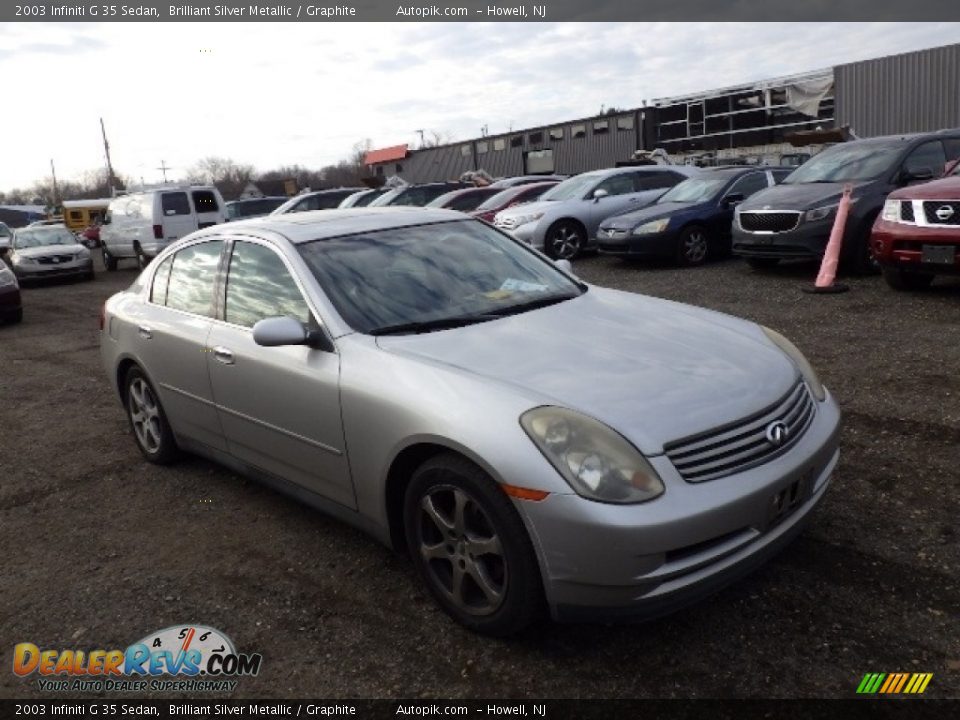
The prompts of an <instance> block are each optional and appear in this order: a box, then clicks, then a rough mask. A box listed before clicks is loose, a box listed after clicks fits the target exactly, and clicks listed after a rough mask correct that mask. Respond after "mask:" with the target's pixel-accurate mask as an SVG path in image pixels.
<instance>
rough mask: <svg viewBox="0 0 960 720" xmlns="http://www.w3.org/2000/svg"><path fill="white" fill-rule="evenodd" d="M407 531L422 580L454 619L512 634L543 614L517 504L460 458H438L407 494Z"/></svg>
mask: <svg viewBox="0 0 960 720" xmlns="http://www.w3.org/2000/svg"><path fill="white" fill-rule="evenodd" d="M404 532H405V535H406V540H407V547H408V548H409V550H410V556H411V558H412V560H413V563H414V565H415V566H416V569H417V573H418V574H419V576H420V579H421V580H422V581H423V582H424V584H425V585H426V586H427V588H428V589H429V591H430V593H431V594H432V595H433V597H434V598H435V599H436V601H437V603H438V604H439V605H440V606H441V607H442V608H443V609H444V611H446V613H447V614H448V615H450V616H451V617H452V618H453V619H454V620H456V621H457V622H459V623H460V624H461V625H464V626H465V627H467V628H468V629H470V630H473V631H474V632H478V633H482V634H485V635H493V636H499V637H503V636H507V635H512V634H514V633H517V632H519V631H520V630H522V629H524V628H525V627H527V626H528V625H529V624H530V623H532V622H533V621H534V620H535V619H537V618H538V617H539V616H540V615H541V614H542V609H543V586H542V584H541V581H540V568H539V566H538V564H537V559H536V555H535V553H534V551H533V544H532V543H531V542H530V537H529V536H528V535H527V531H526V528H525V527H524V525H523V521H522V520H521V519H520V515H519V513H518V512H517V509H516V508H515V507H514V506H513V503H512V501H511V500H510V499H509V498H508V497H507V496H506V495H505V494H504V493H503V491H502V490H501V489H500V488H499V487H498V486H497V484H496V483H495V482H494V481H493V480H492V479H491V478H490V477H489V476H488V475H487V474H486V473H485V472H483V470H481V469H480V468H478V467H477V466H476V465H474V464H473V463H471V462H470V461H468V460H466V459H465V458H463V457H460V456H459V455H454V454H444V455H439V456H437V457H434V458H432V459H430V460H428V461H427V462H425V463H424V464H423V465H421V466H420V467H419V468H418V469H417V470H416V472H414V474H413V477H412V479H411V480H410V484H409V485H408V486H407V490H406V494H405V496H404Z"/></svg>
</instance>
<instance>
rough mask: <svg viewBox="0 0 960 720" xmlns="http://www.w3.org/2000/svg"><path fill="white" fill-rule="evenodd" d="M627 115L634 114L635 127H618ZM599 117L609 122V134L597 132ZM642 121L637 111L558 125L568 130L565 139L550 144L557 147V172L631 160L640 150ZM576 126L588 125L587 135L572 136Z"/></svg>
mask: <svg viewBox="0 0 960 720" xmlns="http://www.w3.org/2000/svg"><path fill="white" fill-rule="evenodd" d="M627 115H633V123H634V126H633V128H631V129H629V130H618V129H617V118H618V117H625V116H627ZM598 120H607V121H609V128H610V129H609V130H608V131H607V132H605V133H599V134H597V133H595V132H594V123H595V122H597V121H598ZM639 122H640V119H639V118H638V117H637V112H636V111H634V112H631V113H621V114H619V115H605V116H602V117H594V118H589V119H587V120H583V121H580V122H574V123H564V124H563V125H561V126H554V127H563V129H564V138H563V140H554V141H551V144H550V147H552V148H553V157H554V165H555V167H556V172H558V173H562V174H564V175H573V174H575V173H581V172H587V171H588V170H597V169H599V168H607V167H614V166H615V165H616V164H617V162H618V161H623V160H629V159H630V158H631V156H632V155H633V152H634V151H635V150H637V149H638V147H637V126H638V123H639ZM575 125H585V126H586V131H587V133H586V135H585V136H584V137H581V138H575V137H573V136H572V133H571V128H572V127H573V126H575Z"/></svg>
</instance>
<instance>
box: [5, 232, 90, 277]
mask: <svg viewBox="0 0 960 720" xmlns="http://www.w3.org/2000/svg"><path fill="white" fill-rule="evenodd" d="M10 246H11V252H10V255H9V260H10V267H11V268H13V272H14V273H16V276H17V277H18V278H19V279H20V281H21V282H24V281H29V280H40V279H45V278H53V277H63V276H73V277H76V276H81V277H83V278H85V279H87V280H93V258H92V257H91V256H90V251H89V250H88V249H87V248H85V247H84V246H83V245H81V244H80V241H79V240H78V239H77V236H76V235H74V234H73V233H72V232H70V231H69V230H68V229H67V228H66V226H65V225H36V226H34V225H31V226H29V227H25V228H18V229H17V230H14V231H13V241H12V242H11V244H10Z"/></svg>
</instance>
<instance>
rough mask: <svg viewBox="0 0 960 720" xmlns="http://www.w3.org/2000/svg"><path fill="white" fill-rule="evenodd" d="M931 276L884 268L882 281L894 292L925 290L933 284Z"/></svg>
mask: <svg viewBox="0 0 960 720" xmlns="http://www.w3.org/2000/svg"><path fill="white" fill-rule="evenodd" d="M933 277H934V276H933V275H930V274H927V273H917V272H910V271H909V270H903V269H901V268H884V269H883V279H884V280H886V281H887V285H889V286H890V287H892V288H893V289H894V290H926V289H927V288H928V287H930V283H932V282H933Z"/></svg>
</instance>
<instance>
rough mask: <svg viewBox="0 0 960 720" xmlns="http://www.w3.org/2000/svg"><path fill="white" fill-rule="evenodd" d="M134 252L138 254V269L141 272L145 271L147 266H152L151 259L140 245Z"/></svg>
mask: <svg viewBox="0 0 960 720" xmlns="http://www.w3.org/2000/svg"><path fill="white" fill-rule="evenodd" d="M134 251H135V252H136V253H137V267H138V268H139V269H141V270H145V269H146V267H147V265H149V264H150V258H148V257H147V255H146V253H145V252H143V248H142V247H140V246H139V245H137V247H136V248H134Z"/></svg>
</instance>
